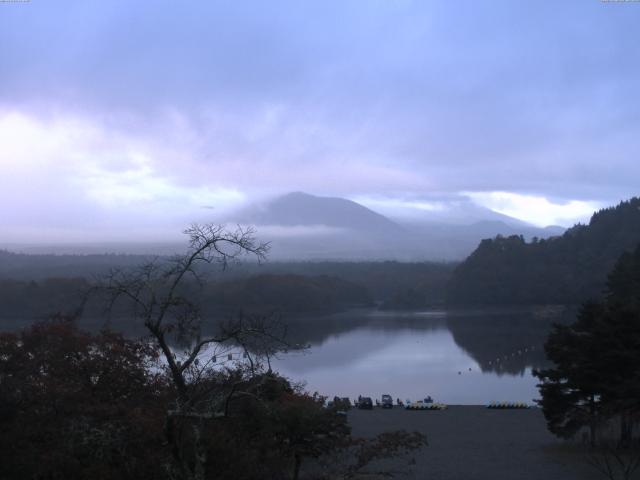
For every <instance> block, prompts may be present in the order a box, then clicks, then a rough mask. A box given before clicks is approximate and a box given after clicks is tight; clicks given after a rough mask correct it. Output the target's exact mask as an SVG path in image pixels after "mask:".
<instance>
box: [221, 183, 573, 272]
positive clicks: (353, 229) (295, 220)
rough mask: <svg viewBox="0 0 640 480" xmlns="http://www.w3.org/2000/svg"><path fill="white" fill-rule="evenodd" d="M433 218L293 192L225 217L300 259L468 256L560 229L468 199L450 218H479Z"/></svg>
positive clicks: (277, 254) (282, 255) (284, 255)
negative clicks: (493, 244) (486, 245)
mask: <svg viewBox="0 0 640 480" xmlns="http://www.w3.org/2000/svg"><path fill="white" fill-rule="evenodd" d="M433 218H434V217H433V216H425V218H419V217H417V216H413V217H412V219H411V220H410V221H407V220H406V219H399V218H398V219H396V218H393V219H391V218H389V217H387V216H385V215H382V214H380V213H378V212H375V211H373V210H372V209H369V208H367V207H365V206H363V205H361V204H359V203H357V202H354V201H351V200H347V199H344V198H335V197H320V196H315V195H310V194H307V193H302V192H294V193H289V194H286V195H283V196H281V197H277V198H275V199H272V200H270V201H268V202H266V203H263V204H260V205H253V206H251V207H248V208H245V209H244V210H241V211H239V212H236V213H235V214H233V215H232V216H230V217H229V218H227V219H225V220H226V221H227V222H228V223H241V224H251V225H255V226H256V228H257V230H258V236H259V237H260V238H261V239H263V240H268V241H271V244H272V251H271V255H270V256H271V258H273V259H298V260H300V259H305V260H320V259H322V260H327V259H331V260H403V261H423V260H436V261H455V260H462V259H463V258H465V257H466V256H467V255H468V254H469V253H470V252H471V251H473V249H474V248H475V247H476V246H477V245H478V243H479V242H480V240H481V239H483V238H488V237H494V236H496V235H498V234H502V235H512V234H521V235H524V236H525V237H526V238H532V237H541V238H546V237H549V236H551V235H553V234H556V233H558V229H559V228H560V227H556V230H546V229H540V228H536V227H534V226H532V225H529V224H527V223H525V222H522V221H520V220H517V219H515V218H511V217H508V216H506V215H502V214H499V213H496V212H492V211H491V210H488V209H484V208H482V207H477V208H476V207H475V206H472V205H467V204H465V205H464V206H462V207H460V206H458V207H456V212H455V213H454V214H453V217H452V218H453V219H457V221H462V220H461V219H462V218H465V219H467V220H468V219H474V220H480V221H474V222H472V223H469V224H459V223H455V221H453V220H452V221H449V222H444V221H433ZM443 218H446V217H443ZM562 231H563V230H562V229H560V230H559V233H562Z"/></svg>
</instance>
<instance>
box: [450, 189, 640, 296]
mask: <svg viewBox="0 0 640 480" xmlns="http://www.w3.org/2000/svg"><path fill="white" fill-rule="evenodd" d="M638 243H640V198H637V197H635V198H632V199H630V200H628V201H624V202H621V203H620V204H619V205H617V206H615V207H611V208H607V209H603V210H600V211H598V212H596V213H595V214H594V215H593V216H592V217H591V220H590V222H589V224H588V225H576V226H575V227H573V228H571V229H569V230H567V231H566V232H565V233H564V235H562V236H560V237H552V238H550V239H547V240H544V239H543V240H538V239H533V240H532V241H530V242H527V241H525V239H524V238H523V237H522V236H515V235H514V236H509V237H503V236H498V237H496V238H494V239H492V240H483V241H482V242H481V243H480V245H479V246H478V248H477V249H476V250H475V251H474V252H473V253H472V254H471V255H470V256H469V257H468V258H467V259H466V260H465V261H464V262H463V263H461V264H460V265H459V266H458V267H457V268H456V269H455V271H454V273H453V276H452V278H451V280H450V281H449V285H448V288H447V300H448V302H449V303H450V304H453V305H495V304H544V303H564V304H575V303H580V302H582V301H584V300H586V299H589V298H594V297H599V296H600V294H601V292H602V290H603V289H604V285H605V281H606V277H607V273H608V272H609V271H610V270H611V268H612V267H613V265H614V264H615V262H616V259H617V258H618V257H619V256H620V255H621V254H622V253H623V252H625V251H629V250H631V249H633V248H635V247H636V246H637V245H638Z"/></svg>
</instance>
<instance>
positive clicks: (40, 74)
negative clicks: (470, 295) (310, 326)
mask: <svg viewBox="0 0 640 480" xmlns="http://www.w3.org/2000/svg"><path fill="white" fill-rule="evenodd" d="M1 13H2V15H0V68H1V69H2V72H3V76H2V85H3V88H2V89H1V90H0V114H1V118H0V122H1V126H2V130H0V136H1V137H2V138H1V140H2V143H1V144H0V162H1V163H0V165H1V166H2V170H3V172H2V173H3V175H2V178H1V179H0V185H2V186H3V190H4V192H3V193H0V195H1V196H2V197H1V199H2V200H3V202H5V204H6V202H9V201H12V202H14V204H16V205H20V209H19V211H18V210H16V209H15V208H14V209H9V207H6V206H5V207H4V208H3V207H0V208H3V210H0V213H2V214H4V219H5V222H6V223H7V224H9V223H10V222H12V224H29V223H30V222H31V223H43V224H51V225H52V226H56V227H64V226H68V227H69V228H71V227H72V226H73V227H74V228H76V227H78V228H79V227H80V226H82V225H86V224H88V225H90V226H98V225H112V226H113V228H116V226H118V225H120V226H119V227H118V228H122V227H121V225H131V224H133V223H136V222H137V223H138V224H139V223H142V224H152V223H154V222H158V221H164V222H167V223H171V224H174V223H180V222H184V221H185V219H187V218H189V219H197V218H203V215H204V214H205V213H206V212H204V209H202V208H200V207H202V206H204V205H210V206H215V207H216V208H217V209H222V210H224V209H226V208H232V207H233V206H235V205H239V204H242V203H246V202H248V201H250V200H252V199H254V198H260V197H264V196H267V195H273V194H276V193H283V192H286V191H292V190H304V191H309V192H311V193H316V194H327V195H342V196H348V197H351V198H368V199H369V200H371V199H374V198H384V199H385V200H384V202H387V203H389V202H392V203H393V202H400V203H402V204H403V205H404V207H410V208H411V209H413V210H412V211H421V210H424V209H428V208H431V207H433V206H434V205H438V203H437V202H436V201H435V200H433V198H434V197H437V196H444V197H449V198H455V197H456V196H460V195H461V192H474V195H475V196H473V197H472V198H474V199H476V200H477V201H478V202H484V203H483V204H484V205H487V206H488V205H490V204H496V205H499V206H501V208H503V210H504V211H505V212H506V211H517V213H518V215H521V216H522V215H525V216H526V215H529V213H527V212H532V213H531V214H532V215H535V219H534V217H531V218H528V217H527V218H526V219H527V220H530V221H546V220H554V221H558V222H564V223H570V222H571V220H570V219H569V218H568V217H567V216H566V215H571V214H573V213H575V214H576V215H578V216H581V215H583V207H584V208H586V205H596V204H597V205H604V204H612V203H616V202H617V201H618V200H620V199H622V198H625V197H629V196H631V195H634V194H637V181H636V179H637V178H640V162H638V161H637V159H638V156H639V155H640V144H639V143H638V141H637V132H638V130H639V129H640V117H639V116H638V114H637V112H638V111H640V97H639V96H638V95H637V85H638V84H640V50H638V49H634V48H631V45H635V44H637V41H638V39H639V38H638V37H639V36H640V34H639V33H638V30H637V24H638V22H639V21H640V9H637V8H633V6H632V5H613V4H603V3H602V2H587V3H585V2H583V1H580V0H568V1H564V2H561V3H558V2H535V3H531V4H528V3H523V2H513V1H511V0H496V1H493V2H491V3H486V2H477V1H472V0H459V1H456V2H414V1H408V0H406V1H397V2H387V1H375V0H374V1H370V2H366V4H363V3H361V2H351V1H337V0H335V1H334V0H328V1H326V2H315V3H314V2H304V3H301V2H296V1H293V0H291V1H286V0H281V1H276V2H268V3H265V2H258V1H255V2H241V3H239V2H217V1H211V2H195V3H191V4H189V6H188V7H186V6H184V5H182V4H179V3H176V2H170V1H165V0H161V1H158V2H154V5H153V7H151V6H149V5H148V4H147V3H145V2H128V1H124V0H111V1H109V2H101V3H98V2H85V1H74V0H67V1H65V2H64V3H62V4H61V3H60V2H30V3H28V4H20V5H11V6H7V7H6V8H5V7H3V8H2V12H1ZM495 192H507V193H508V194H512V195H515V196H514V197H512V198H511V200H509V202H510V204H509V205H510V206H509V205H506V204H504V203H500V202H505V200H504V199H503V200H500V201H498V200H497V199H496V193H495ZM517 198H527V199H531V198H537V199H544V202H548V203H549V205H546V206H543V203H540V201H538V200H536V201H533V202H532V201H530V200H527V201H526V202H524V203H523V201H522V200H516V199H517ZM450 201H451V200H447V201H442V203H447V202H450ZM434 202H436V203H434ZM536 202H537V203H536ZM525 203H526V205H528V207H527V208H525V206H526V205H525ZM389 205H390V204H389ZM567 205H573V206H572V207H571V208H569V207H567ZM43 206H44V207H43ZM398 207H399V206H398ZM404 207H403V208H404ZM560 207H562V208H560ZM514 209H515V210H514ZM9 210H11V211H9ZM205 217H206V216H205Z"/></svg>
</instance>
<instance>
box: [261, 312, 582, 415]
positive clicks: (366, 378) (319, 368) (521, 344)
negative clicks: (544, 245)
mask: <svg viewBox="0 0 640 480" xmlns="http://www.w3.org/2000/svg"><path fill="white" fill-rule="evenodd" d="M571 318H572V313H571V312H570V311H568V310H567V309H562V308H550V307H545V308H530V309H520V310H514V309H495V310H492V311H491V310H490V311H487V310H481V311H438V310H433V311H420V312H384V311H355V312H344V313H340V314H335V315H327V316H319V317H304V318H294V319H289V322H290V327H289V330H290V334H291V336H292V338H293V339H294V340H295V341H296V342H300V343H306V344H309V348H308V349H307V350H305V351H304V352H293V353H288V354H285V355H282V356H280V358H278V359H277V360H275V361H274V362H273V365H274V369H275V370H277V371H279V372H280V373H281V374H283V375H285V376H286V377H288V378H290V379H291V380H294V381H304V382H306V389H307V390H308V391H309V392H314V391H318V392H319V393H321V394H323V395H328V396H330V397H331V398H332V397H333V396H334V395H338V396H341V397H343V396H347V397H350V398H351V399H353V398H357V397H358V395H362V396H370V397H372V398H380V396H381V395H382V394H383V393H389V394H390V395H392V396H393V398H394V399H396V398H400V399H402V400H403V401H405V400H406V399H411V400H417V399H421V398H425V397H426V396H427V395H430V396H431V397H432V398H433V399H434V400H435V401H438V402H443V403H447V404H460V405H474V404H487V403H489V402H491V401H521V402H527V403H533V399H535V398H539V395H538V390H537V388H536V383H537V380H536V379H535V378H534V377H533V376H532V374H531V371H532V369H533V368H541V367H544V366H546V360H545V357H544V351H543V344H544V341H545V339H546V336H547V334H548V332H549V331H550V328H551V324H552V323H553V322H554V321H564V320H571Z"/></svg>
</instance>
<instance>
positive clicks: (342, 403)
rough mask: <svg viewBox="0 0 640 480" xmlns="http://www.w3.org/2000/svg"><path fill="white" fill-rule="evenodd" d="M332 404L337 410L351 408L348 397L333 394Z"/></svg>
mask: <svg viewBox="0 0 640 480" xmlns="http://www.w3.org/2000/svg"><path fill="white" fill-rule="evenodd" d="M333 406H334V407H335V408H336V409H337V410H341V411H345V412H346V411H347V410H349V409H351V400H349V397H342V398H341V397H338V396H335V397H333Z"/></svg>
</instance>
